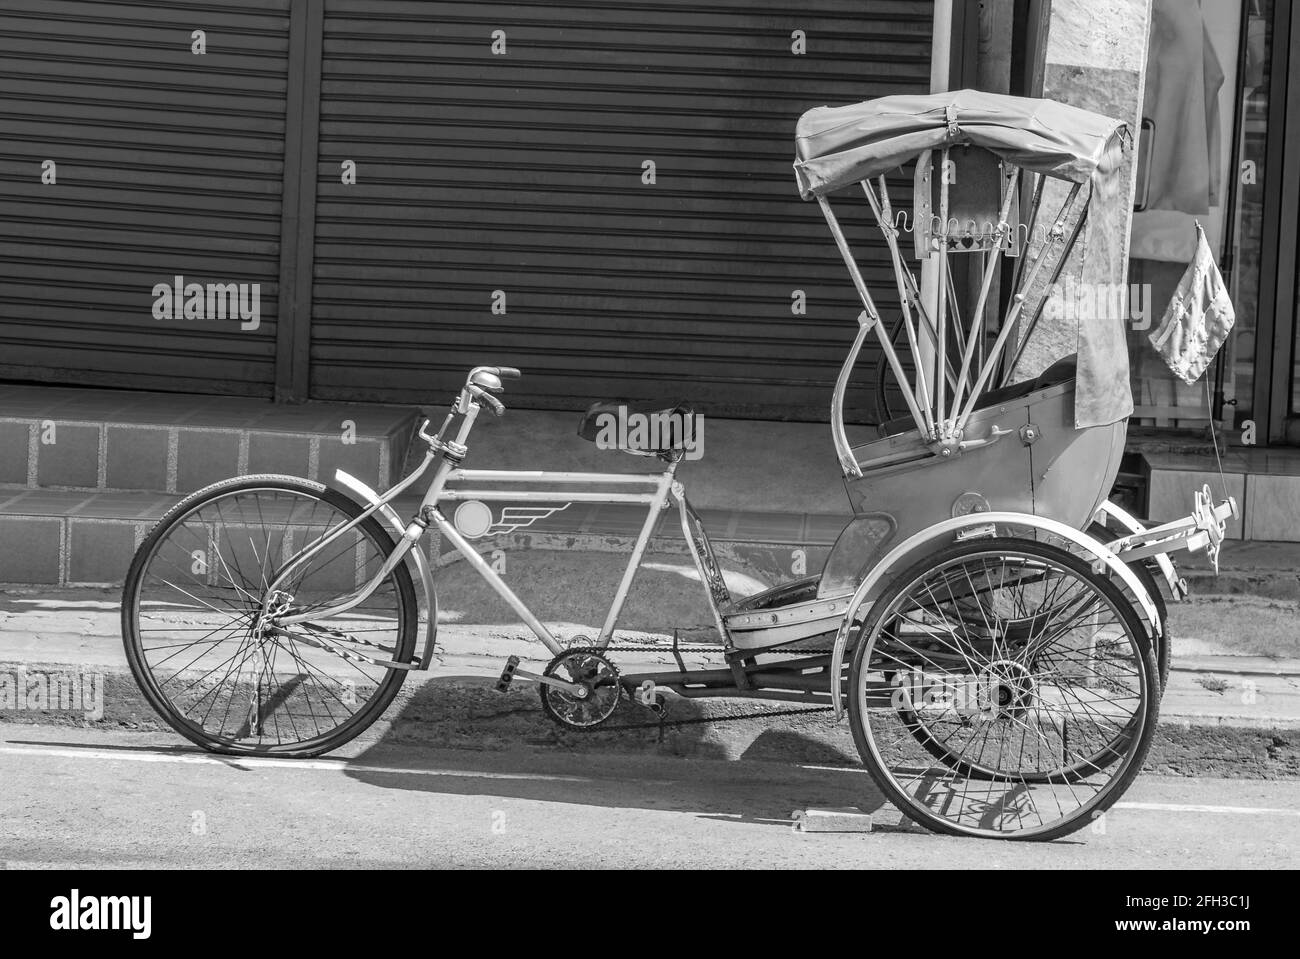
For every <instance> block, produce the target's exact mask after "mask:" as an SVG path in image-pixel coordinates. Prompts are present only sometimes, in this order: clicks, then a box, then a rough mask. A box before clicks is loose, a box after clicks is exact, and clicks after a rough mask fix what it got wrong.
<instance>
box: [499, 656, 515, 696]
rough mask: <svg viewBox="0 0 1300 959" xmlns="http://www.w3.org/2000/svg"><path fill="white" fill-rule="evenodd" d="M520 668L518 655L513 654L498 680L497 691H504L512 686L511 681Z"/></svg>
mask: <svg viewBox="0 0 1300 959" xmlns="http://www.w3.org/2000/svg"><path fill="white" fill-rule="evenodd" d="M518 668H519V657H518V656H511V657H510V658H509V659H507V660H506V668H505V669H503V670H501V678H500V679H498V680H497V692H499V693H504V692H505V691H506V690H507V689H509V688H510V683H511V681H512V680H513V679H514V678H515V670H516V669H518Z"/></svg>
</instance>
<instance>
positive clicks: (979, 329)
mask: <svg viewBox="0 0 1300 959" xmlns="http://www.w3.org/2000/svg"><path fill="white" fill-rule="evenodd" d="M1019 185H1020V168H1019V167H1014V168H1013V169H1012V171H1011V177H1010V179H1009V180H1008V181H1007V190H1006V193H1005V194H1004V195H1003V197H1002V209H1001V211H1000V212H999V213H998V226H997V231H998V235H997V238H996V239H995V240H994V242H993V249H992V250H991V251H990V253H989V261H988V263H987V264H985V267H984V278H983V281H982V282H981V283H980V293H979V299H977V300H976V301H975V312H974V313H972V314H971V321H970V336H969V338H968V339H967V340H966V352H965V353H964V354H963V356H962V360H961V373H960V374H959V375H958V377H957V388H956V390H954V392H953V394H952V408H953V410H954V411H956V410H958V409H960V408H961V401H962V400H963V399H964V398H965V397H964V393H965V390H966V377H967V375H968V374H969V373H970V368H971V360H972V359H973V358H974V356H975V346H976V344H977V343H979V342H981V341H982V340H983V338H984V323H983V317H984V308H985V306H986V305H987V304H988V298H989V290H990V289H992V287H993V274H994V273H995V272H996V271H997V268H998V264H1000V263H1001V262H1002V258H1001V253H1002V249H1003V247H1004V246H1005V245H1006V242H1007V238H1008V237H1009V236H1010V235H1011V227H1010V224H1009V222H1008V220H1009V219H1010V217H1011V199H1012V197H1014V196H1015V194H1016V190H1017V189H1018V188H1019ZM987 365H988V364H987V363H981V364H980V369H981V370H982V369H983V368H984V367H985V366H987Z"/></svg>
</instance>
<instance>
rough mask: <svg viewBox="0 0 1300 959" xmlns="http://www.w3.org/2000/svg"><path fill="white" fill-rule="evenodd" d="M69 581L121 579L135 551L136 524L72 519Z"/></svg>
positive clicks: (98, 581) (69, 534) (105, 581)
mask: <svg viewBox="0 0 1300 959" xmlns="http://www.w3.org/2000/svg"><path fill="white" fill-rule="evenodd" d="M69 523H70V525H69V528H68V582H69V583H114V584H117V583H121V582H122V581H123V580H124V579H125V578H126V571H127V569H128V568H129V567H130V565H131V558H132V555H133V554H134V553H135V524H134V523H114V522H102V521H93V520H86V519H73V520H70V521H69Z"/></svg>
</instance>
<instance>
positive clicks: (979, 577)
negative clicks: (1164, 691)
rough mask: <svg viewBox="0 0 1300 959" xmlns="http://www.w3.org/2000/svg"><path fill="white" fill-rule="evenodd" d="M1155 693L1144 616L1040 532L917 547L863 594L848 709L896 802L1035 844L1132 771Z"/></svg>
mask: <svg viewBox="0 0 1300 959" xmlns="http://www.w3.org/2000/svg"><path fill="white" fill-rule="evenodd" d="M1157 690H1158V678H1157V672H1156V666H1155V662H1154V658H1153V657H1152V654H1151V648H1150V639H1149V637H1148V635H1147V631H1146V628H1145V625H1144V623H1143V622H1142V620H1141V618H1140V617H1139V616H1138V615H1137V613H1136V612H1135V610H1134V609H1133V606H1132V604H1131V603H1130V602H1129V601H1128V599H1127V598H1126V597H1125V596H1124V594H1123V592H1122V591H1121V590H1120V589H1119V588H1118V587H1117V586H1116V585H1115V584H1114V583H1113V582H1111V580H1110V579H1109V578H1108V577H1106V576H1104V575H1101V574H1097V573H1094V572H1093V571H1092V569H1091V567H1090V566H1089V564H1088V563H1086V562H1085V561H1083V560H1081V559H1080V558H1078V557H1076V556H1074V555H1072V554H1071V553H1069V552H1067V551H1065V550H1063V549H1060V548H1059V547H1055V546H1052V545H1049V544H1046V543H1040V542H1037V541H1034V540H1029V539H1006V538H1002V539H982V540H973V541H968V542H964V543H956V544H953V545H951V546H948V547H945V548H944V549H943V550H941V551H940V552H939V553H937V554H934V555H931V556H929V557H927V558H926V559H924V560H923V561H921V562H919V563H917V564H916V565H914V566H913V567H912V568H911V569H909V570H907V571H906V572H904V573H903V574H902V575H901V576H900V577H898V579H897V580H896V581H895V582H894V583H893V584H892V585H891V586H890V588H889V589H887V590H886V592H885V593H884V594H883V595H882V596H880V597H879V599H877V600H876V601H875V602H874V603H873V605H872V608H871V610H870V612H869V614H868V616H867V618H866V621H865V622H864V624H863V626H862V628H861V632H860V634H859V636H858V642H857V643H856V649H855V653H854V657H853V661H852V666H851V669H850V673H849V712H850V719H851V724H852V728H853V735H854V739H855V741H856V742H857V746H858V750H859V752H860V753H861V755H862V758H863V761H864V762H865V763H866V765H867V768H868V770H869V771H870V773H871V775H872V777H873V779H874V780H875V782H876V784H877V785H878V786H879V787H880V789H881V790H882V792H883V793H884V794H885V796H886V798H888V799H889V800H890V801H892V802H894V803H895V804H896V805H897V806H898V807H899V809H900V810H901V811H902V812H903V813H904V814H906V815H908V816H909V817H911V818H913V819H915V820H917V821H918V822H920V823H921V824H922V825H925V826H927V827H928V828H931V829H933V830H936V831H938V832H945V833H951V834H956V835H974V836H984V837H991V838H1007V839H1039V840H1046V839H1055V838H1058V837H1060V836H1063V835H1066V834H1068V833H1070V832H1073V831H1074V830H1076V829H1078V828H1080V827H1081V826H1083V825H1085V824H1086V823H1088V822H1089V821H1091V820H1092V819H1095V818H1096V817H1097V816H1100V815H1101V814H1102V813H1104V812H1105V810H1106V809H1107V808H1109V807H1110V805H1111V804H1112V803H1114V802H1115V800H1116V799H1118V798H1119V796H1120V795H1121V794H1122V793H1123V791H1124V790H1125V789H1126V788H1127V786H1128V784H1129V783H1130V782H1131V781H1132V779H1133V777H1134V776H1136V775H1137V773H1138V771H1139V770H1140V768H1141V765H1142V759H1143V758H1144V757H1145V755H1146V752H1147V750H1148V749H1149V747H1150V742H1151V737H1152V734H1153V732H1154V729H1155V721H1156V712H1157V710H1158V700H1159V694H1158V691H1157ZM936 758H938V759H939V760H940V761H939V762H936V761H935V760H936Z"/></svg>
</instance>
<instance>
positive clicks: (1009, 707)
mask: <svg viewBox="0 0 1300 959" xmlns="http://www.w3.org/2000/svg"><path fill="white" fill-rule="evenodd" d="M1037 689H1038V684H1037V682H1036V681H1035V680H1034V674H1033V673H1032V672H1031V671H1030V670H1029V668H1028V667H1026V666H1025V665H1024V664H1023V663H1018V662H1014V661H1013V660H1007V659H1002V660H998V661H996V662H993V663H990V664H989V665H988V668H987V669H985V670H984V672H983V673H981V674H980V678H979V687H978V696H979V705H980V708H981V709H982V710H983V711H984V712H985V713H986V714H988V715H989V716H990V717H991V718H993V719H1003V718H1019V717H1021V716H1024V714H1025V713H1026V712H1027V711H1028V709H1029V707H1030V706H1032V705H1033V702H1034V695H1035V693H1036V692H1037Z"/></svg>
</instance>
